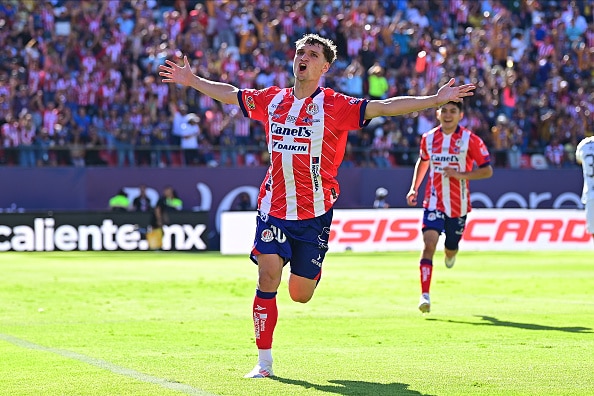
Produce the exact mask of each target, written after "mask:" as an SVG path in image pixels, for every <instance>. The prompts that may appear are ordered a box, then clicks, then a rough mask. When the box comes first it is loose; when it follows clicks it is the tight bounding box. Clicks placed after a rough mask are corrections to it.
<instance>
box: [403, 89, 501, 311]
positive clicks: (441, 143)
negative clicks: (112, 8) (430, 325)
mask: <svg viewBox="0 0 594 396" xmlns="http://www.w3.org/2000/svg"><path fill="white" fill-rule="evenodd" d="M463 115H464V113H463V112H462V102H460V101H458V102H448V103H446V104H444V105H443V106H441V107H439V109H438V110H437V119H438V120H439V126H438V127H436V128H433V129H432V130H430V131H428V132H427V133H425V134H423V137H422V138H421V152H420V155H419V159H418V160H417V163H416V165H415V169H414V173H413V177H412V183H411V186H410V190H409V192H408V194H407V195H406V201H407V203H408V205H409V206H415V205H416V204H417V197H418V190H419V187H420V186H421V183H422V182H423V179H424V178H425V175H426V174H427V172H429V177H428V181H427V186H426V189H425V199H424V200H423V208H424V212H423V226H422V231H423V243H424V247H423V251H422V252H421V262H420V272H421V299H420V301H419V310H420V311H421V312H423V313H427V312H429V311H430V309H431V300H430V298H429V288H430V286H431V275H432V272H433V256H434V255H435V249H436V247H437V241H438V239H439V236H440V235H441V233H445V243H444V244H445V251H444V253H445V265H446V267H447V268H452V267H453V266H454V262H455V261H456V253H458V244H459V243H460V239H462V234H463V233H464V228H465V227H466V214H467V213H468V212H470V210H471V206H470V190H469V184H470V183H469V180H478V179H486V178H489V177H491V176H492V175H493V168H492V167H491V164H490V161H491V160H490V156H489V151H488V150H487V147H486V146H485V143H484V142H483V141H482V140H481V138H480V137H478V136H477V135H475V134H474V133H473V132H472V131H470V130H468V129H466V128H465V127H463V126H460V125H459V122H460V120H461V119H462V117H463ZM475 163H476V165H477V166H476V167H475V166H474V164H475Z"/></svg>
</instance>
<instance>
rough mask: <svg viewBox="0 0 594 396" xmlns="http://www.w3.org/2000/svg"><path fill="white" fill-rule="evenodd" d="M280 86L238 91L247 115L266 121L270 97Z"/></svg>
mask: <svg viewBox="0 0 594 396" xmlns="http://www.w3.org/2000/svg"><path fill="white" fill-rule="evenodd" d="M278 90H279V88H277V87H269V88H265V89H260V90H256V89H240V90H239V91H238V92H237V100H238V101H239V107H240V108H241V111H242V112H243V115H244V116H245V117H249V118H251V119H253V120H257V121H264V120H265V119H266V117H267V108H268V104H269V103H270V99H271V98H272V97H273V96H274V94H275V93H276V92H278Z"/></svg>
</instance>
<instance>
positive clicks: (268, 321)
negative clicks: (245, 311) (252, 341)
mask: <svg viewBox="0 0 594 396" xmlns="http://www.w3.org/2000/svg"><path fill="white" fill-rule="evenodd" d="M262 294H265V293H262ZM266 294H271V293H266ZM274 295H275V296H274V297H272V298H262V297H259V296H258V295H257V294H256V297H254V306H253V313H254V330H255V334H256V346H257V347H258V349H270V348H272V334H273V333H274V327H275V326H276V320H277V319H278V309H277V307H276V293H274Z"/></svg>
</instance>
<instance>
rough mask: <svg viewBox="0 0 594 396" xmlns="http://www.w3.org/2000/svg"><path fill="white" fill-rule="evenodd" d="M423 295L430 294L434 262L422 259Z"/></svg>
mask: <svg viewBox="0 0 594 396" xmlns="http://www.w3.org/2000/svg"><path fill="white" fill-rule="evenodd" d="M420 269H421V293H429V287H430V286H431V274H432V272H433V262H432V261H431V260H429V259H421V267H420Z"/></svg>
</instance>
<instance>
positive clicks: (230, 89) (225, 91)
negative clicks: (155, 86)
mask: <svg viewBox="0 0 594 396" xmlns="http://www.w3.org/2000/svg"><path fill="white" fill-rule="evenodd" d="M159 70H160V71H159V75H160V76H161V77H163V79H162V80H161V81H162V82H164V83H174V84H181V85H185V86H186V87H192V88H194V89H195V90H197V91H200V92H202V93H203V94H205V95H207V96H210V97H211V98H213V99H215V100H218V101H219V102H223V103H228V104H234V105H239V102H238V100H237V92H238V91H239V89H238V88H237V87H235V86H233V85H231V84H226V83H221V82H218V81H211V80H208V79H206V78H202V77H200V76H197V75H195V74H194V73H192V68H191V67H190V64H189V63H188V57H187V56H186V55H184V65H183V66H179V65H177V64H176V63H175V62H173V61H170V60H166V61H165V65H160V66H159Z"/></svg>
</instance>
